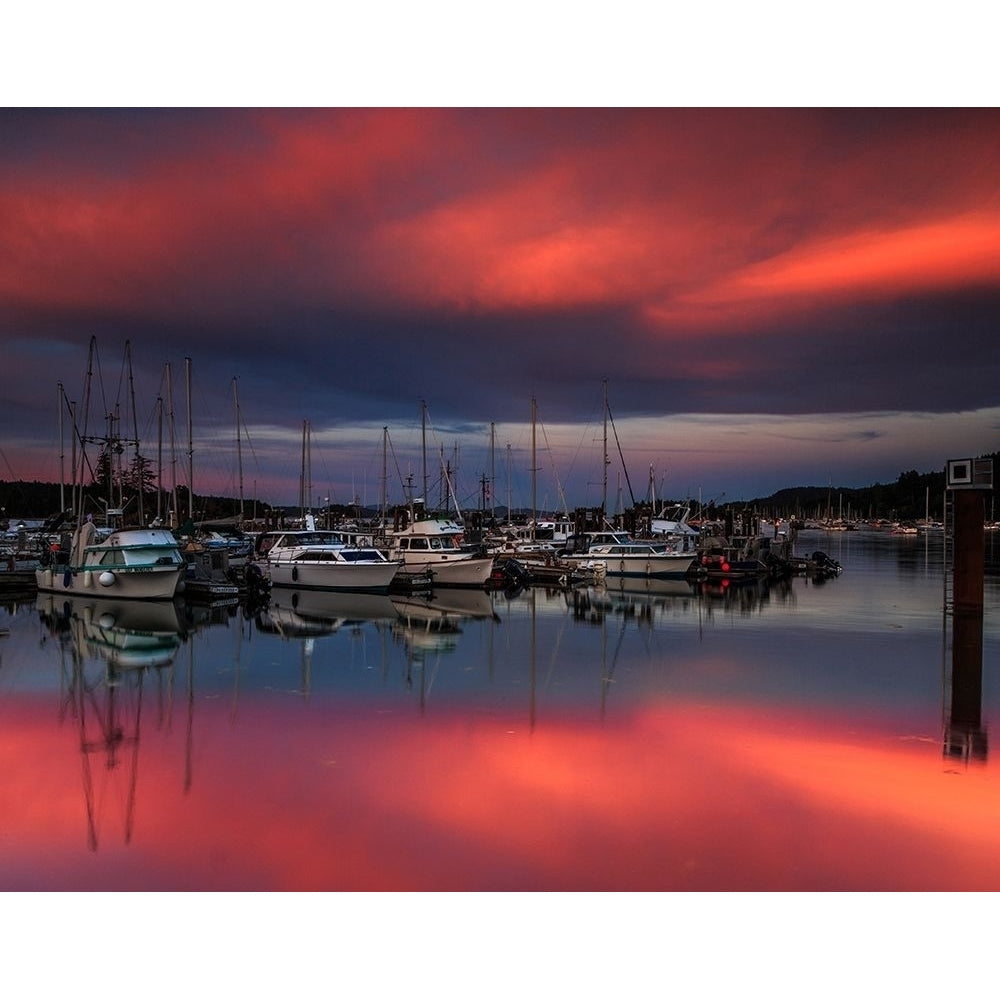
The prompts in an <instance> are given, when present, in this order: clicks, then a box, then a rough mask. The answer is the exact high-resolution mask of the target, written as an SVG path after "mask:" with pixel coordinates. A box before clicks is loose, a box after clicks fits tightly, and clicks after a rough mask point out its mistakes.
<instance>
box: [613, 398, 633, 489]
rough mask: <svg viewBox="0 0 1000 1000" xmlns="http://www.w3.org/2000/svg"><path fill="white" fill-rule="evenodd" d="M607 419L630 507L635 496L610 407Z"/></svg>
mask: <svg viewBox="0 0 1000 1000" xmlns="http://www.w3.org/2000/svg"><path fill="white" fill-rule="evenodd" d="M608 419H609V420H610V421H611V430H612V431H614V435H615V444H616V445H618V457H619V458H620V459H621V460H622V471H623V472H624V473H625V485H626V486H628V495H629V496H630V497H631V498H632V506H633V507H634V506H635V494H634V493H633V492H632V481H631V480H630V479H629V477H628V467H627V466H626V465H625V456H624V455H623V454H622V444H621V441H619V440H618V430H617V429H616V428H615V418H614V417H613V416H612V415H611V407H610V406H609V407H608Z"/></svg>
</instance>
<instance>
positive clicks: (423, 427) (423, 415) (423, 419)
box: [420, 399, 427, 503]
mask: <svg viewBox="0 0 1000 1000" xmlns="http://www.w3.org/2000/svg"><path fill="white" fill-rule="evenodd" d="M420 447H421V454H422V455H423V463H424V466H423V467H424V502H425V503H426V502H427V400H425V399H422V400H420Z"/></svg>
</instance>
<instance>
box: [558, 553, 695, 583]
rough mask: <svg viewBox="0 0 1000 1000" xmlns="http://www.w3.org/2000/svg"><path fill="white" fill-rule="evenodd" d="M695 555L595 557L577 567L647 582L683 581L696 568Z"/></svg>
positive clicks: (579, 563)
mask: <svg viewBox="0 0 1000 1000" xmlns="http://www.w3.org/2000/svg"><path fill="white" fill-rule="evenodd" d="M695 564H696V560H695V558H694V556H693V555H690V554H688V553H685V554H684V555H682V556H678V557H677V558H673V557H658V556H654V557H652V558H646V557H629V556H617V555H609V556H594V557H593V558H590V559H582V560H578V561H577V563H576V565H577V566H578V567H580V568H582V569H588V570H591V571H596V570H600V569H602V568H603V572H604V575H605V576H609V577H625V578H636V579H647V580H683V579H685V578H686V577H687V575H688V574H689V573H690V572H691V570H692V568H693V567H694V566H695Z"/></svg>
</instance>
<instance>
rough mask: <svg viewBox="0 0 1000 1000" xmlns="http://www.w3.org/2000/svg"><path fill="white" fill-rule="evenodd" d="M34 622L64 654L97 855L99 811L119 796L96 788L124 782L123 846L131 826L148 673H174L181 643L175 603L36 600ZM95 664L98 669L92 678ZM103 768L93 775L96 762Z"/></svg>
mask: <svg viewBox="0 0 1000 1000" xmlns="http://www.w3.org/2000/svg"><path fill="white" fill-rule="evenodd" d="M36 607H37V609H38V612H39V616H40V618H41V619H42V621H43V622H45V623H46V624H47V626H48V628H49V630H50V632H51V633H52V635H53V636H55V637H57V639H58V640H59V641H60V643H61V644H62V645H63V647H64V648H65V649H66V650H68V651H69V653H70V657H69V662H68V669H67V664H66V662H65V661H64V664H63V669H64V671H66V678H65V679H66V684H65V688H64V690H65V700H64V703H63V709H62V712H61V718H62V717H63V715H64V714H65V715H66V716H68V717H69V718H71V719H73V720H74V722H75V724H76V730H77V738H78V746H79V750H80V753H81V755H82V758H83V791H84V802H85V805H86V810H87V841H88V845H89V847H90V849H91V850H92V851H96V850H97V845H98V833H99V830H100V827H101V807H102V805H103V804H105V803H106V802H108V801H113V800H114V799H115V798H117V797H118V796H112V795H110V794H109V789H108V788H105V787H101V788H98V787H97V786H98V785H102V786H104V785H108V784H111V783H117V782H121V783H122V784H123V786H124V787H123V788H121V789H119V792H120V797H121V798H122V800H123V801H124V826H125V830H124V839H125V843H126V844H127V843H129V842H130V840H131V838H132V830H133V826H134V820H135V804H136V780H137V777H138V759H139V722H140V719H141V717H142V695H143V686H144V681H145V678H146V675H147V674H148V673H149V672H150V668H162V667H171V666H172V664H173V661H174V657H175V655H176V653H177V649H178V647H179V646H180V642H181V624H180V619H179V609H178V607H177V605H175V604H174V603H173V602H172V601H129V600H109V599H107V598H81V597H74V598H62V597H57V596H56V595H53V594H40V595H39V596H38V598H37V601H36ZM95 664H99V665H100V669H99V670H98V671H96V672H95V670H94V669H93V667H94V665H95ZM98 754H99V755H101V756H102V757H103V766H102V767H100V768H93V769H92V767H91V759H92V757H94V755H98ZM123 764H124V768H122V765H123Z"/></svg>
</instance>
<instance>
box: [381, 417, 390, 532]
mask: <svg viewBox="0 0 1000 1000" xmlns="http://www.w3.org/2000/svg"><path fill="white" fill-rule="evenodd" d="M388 451H389V428H388V427H383V428H382V498H381V501H382V502H381V507H382V530H383V531H384V530H385V526H386V518H387V517H388V515H389V511H388V507H389V464H388V463H389V456H388Z"/></svg>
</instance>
